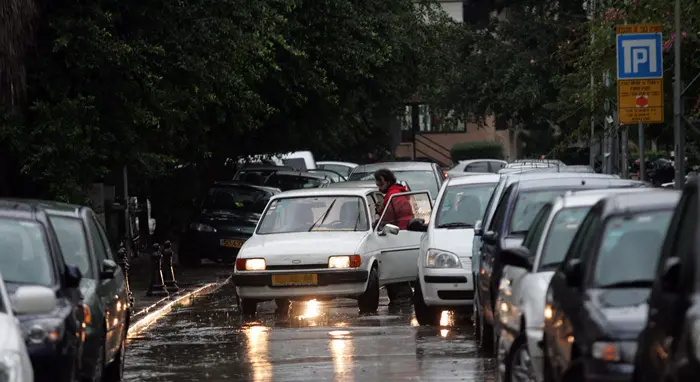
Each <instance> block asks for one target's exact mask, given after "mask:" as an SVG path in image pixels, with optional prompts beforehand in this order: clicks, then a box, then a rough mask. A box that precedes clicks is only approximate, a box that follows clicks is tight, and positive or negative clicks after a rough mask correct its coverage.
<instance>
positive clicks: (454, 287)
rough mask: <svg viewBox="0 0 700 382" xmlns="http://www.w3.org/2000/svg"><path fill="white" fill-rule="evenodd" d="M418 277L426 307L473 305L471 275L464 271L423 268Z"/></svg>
mask: <svg viewBox="0 0 700 382" xmlns="http://www.w3.org/2000/svg"><path fill="white" fill-rule="evenodd" d="M419 277H420V284H421V290H422V291H423V300H424V301H425V304H426V305H428V306H439V307H450V306H464V305H469V306H471V305H473V303H474V286H473V285H474V284H473V282H472V281H473V280H472V275H471V273H470V272H469V271H468V270H466V269H462V268H460V269H428V268H424V269H423V270H422V271H421V272H420V274H419Z"/></svg>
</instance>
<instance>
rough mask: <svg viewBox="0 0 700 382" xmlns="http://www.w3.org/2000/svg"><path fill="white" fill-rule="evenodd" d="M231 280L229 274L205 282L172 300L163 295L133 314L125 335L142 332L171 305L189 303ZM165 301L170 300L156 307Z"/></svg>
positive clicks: (170, 307) (165, 312) (129, 335)
mask: <svg viewBox="0 0 700 382" xmlns="http://www.w3.org/2000/svg"><path fill="white" fill-rule="evenodd" d="M230 281H231V276H229V277H228V278H227V279H226V280H224V281H220V282H214V283H209V284H205V285H204V286H201V287H199V288H196V289H193V290H190V291H187V292H184V293H182V294H180V295H177V296H176V298H175V299H174V300H170V298H169V297H165V298H163V299H161V300H159V301H158V302H156V303H155V304H153V305H151V306H149V307H147V308H144V309H142V310H141V311H139V312H137V313H136V314H134V315H133V316H132V317H131V319H132V320H134V321H133V322H132V323H131V324H130V325H129V329H128V331H127V337H134V336H136V335H138V334H140V333H142V332H143V331H144V330H146V329H147V328H148V327H150V326H151V325H152V324H153V323H155V322H156V321H158V320H159V319H160V318H161V317H163V316H165V315H166V314H168V313H170V312H171V311H172V310H173V307H174V306H175V305H181V306H185V305H189V303H190V301H191V299H192V298H194V297H199V296H204V295H207V294H210V293H214V292H216V291H217V290H219V288H221V287H222V286H224V285H226V284H228V283H229V282H230ZM165 301H170V302H168V303H167V304H165V305H163V306H160V307H158V305H161V304H162V303H164V302H165Z"/></svg>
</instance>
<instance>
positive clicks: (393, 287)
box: [374, 169, 413, 307]
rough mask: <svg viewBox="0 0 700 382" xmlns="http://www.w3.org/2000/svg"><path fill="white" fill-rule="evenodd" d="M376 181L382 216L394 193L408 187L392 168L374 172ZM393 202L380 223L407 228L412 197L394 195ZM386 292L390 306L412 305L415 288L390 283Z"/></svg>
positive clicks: (410, 215) (406, 284)
mask: <svg viewBox="0 0 700 382" xmlns="http://www.w3.org/2000/svg"><path fill="white" fill-rule="evenodd" d="M374 181H375V183H376V184H377V188H379V191H380V192H381V193H383V194H384V201H383V203H382V205H381V206H378V207H377V209H378V211H377V214H379V215H380V216H381V214H382V212H384V209H385V206H386V205H387V203H389V202H390V201H389V199H390V198H391V196H392V195H395V194H399V193H402V192H408V190H407V189H406V187H404V186H402V185H400V184H398V183H397V182H396V176H395V175H394V173H393V172H391V170H388V169H381V170H377V171H376V172H375V173H374ZM390 203H391V204H390V205H389V208H387V211H386V214H385V216H384V218H383V219H382V222H381V223H380V224H384V223H389V224H394V225H396V226H398V227H399V228H400V229H402V230H405V229H406V228H407V226H408V222H409V221H410V220H411V219H412V218H413V212H412V208H411V201H410V197H408V196H394V197H393V198H391V202H390ZM386 292H387V295H388V296H389V300H390V301H389V307H396V306H401V305H410V304H411V297H412V296H413V290H412V289H411V285H410V284H409V283H399V284H390V285H387V286H386Z"/></svg>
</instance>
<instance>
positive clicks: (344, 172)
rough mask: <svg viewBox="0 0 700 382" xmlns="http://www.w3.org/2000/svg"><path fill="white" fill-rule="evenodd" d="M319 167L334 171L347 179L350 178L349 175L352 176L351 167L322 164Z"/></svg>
mask: <svg viewBox="0 0 700 382" xmlns="http://www.w3.org/2000/svg"><path fill="white" fill-rule="evenodd" d="M318 167H319V168H322V169H325V170H333V171H335V172H337V173H339V174H340V175H342V176H344V177H346V178H347V177H348V175H350V172H351V171H352V168H351V167H347V166H341V165H337V164H322V165H319V166H318Z"/></svg>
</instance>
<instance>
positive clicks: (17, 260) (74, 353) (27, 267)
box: [0, 200, 92, 382]
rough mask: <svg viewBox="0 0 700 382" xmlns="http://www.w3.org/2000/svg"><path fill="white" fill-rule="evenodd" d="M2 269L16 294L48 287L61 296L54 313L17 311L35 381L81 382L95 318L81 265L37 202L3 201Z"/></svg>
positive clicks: (0, 216)
mask: <svg viewBox="0 0 700 382" xmlns="http://www.w3.org/2000/svg"><path fill="white" fill-rule="evenodd" d="M0 269H2V272H3V277H4V279H5V280H4V281H5V286H6V287H7V292H8V293H9V295H10V296H13V295H16V293H18V292H21V290H22V287H28V286H42V287H46V288H50V289H51V290H52V291H53V292H54V293H55V296H56V298H57V299H58V301H57V303H56V308H55V309H52V310H51V311H49V312H46V311H42V312H39V311H29V312H20V311H15V313H17V315H16V317H17V319H18V320H19V325H20V328H21V329H22V335H23V336H24V341H25V344H26V346H27V352H28V353H29V357H30V359H31V361H32V367H33V369H34V380H35V381H37V382H42V381H46V382H74V381H76V380H77V379H78V378H79V376H80V365H81V363H82V356H83V343H84V340H83V339H84V337H85V327H86V326H87V325H88V324H89V323H90V322H92V317H91V316H90V309H89V307H88V306H87V305H85V304H83V302H82V294H81V292H80V283H81V279H82V275H81V272H80V269H79V268H78V266H76V265H72V264H67V263H66V261H65V259H64V256H63V254H62V252H61V248H60V245H59V241H58V238H57V237H56V233H55V232H54V230H53V228H52V226H51V223H50V222H49V218H48V216H47V215H46V212H45V211H44V210H43V209H42V208H41V207H40V206H39V205H38V204H37V202H35V201H21V200H0ZM20 297H21V295H20ZM20 310H21V309H20Z"/></svg>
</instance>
